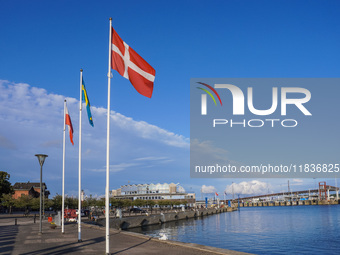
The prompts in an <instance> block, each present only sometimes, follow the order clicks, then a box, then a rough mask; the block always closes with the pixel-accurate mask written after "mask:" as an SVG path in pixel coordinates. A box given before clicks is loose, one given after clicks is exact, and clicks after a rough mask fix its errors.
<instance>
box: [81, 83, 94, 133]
mask: <svg viewBox="0 0 340 255" xmlns="http://www.w3.org/2000/svg"><path fill="white" fill-rule="evenodd" d="M81 82H82V91H83V100H84V101H85V104H86V110H87V116H88V117H89V122H90V125H91V126H92V127H93V120H92V114H91V109H90V107H91V105H90V100H89V98H88V96H87V91H86V88H85V82H84V79H82V81H81Z"/></svg>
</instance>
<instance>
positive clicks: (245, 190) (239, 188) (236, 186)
mask: <svg viewBox="0 0 340 255" xmlns="http://www.w3.org/2000/svg"><path fill="white" fill-rule="evenodd" d="M270 188H271V186H270V185H269V184H267V183H265V182H261V181H258V180H252V181H248V182H240V183H233V184H231V185H228V186H227V187H226V188H225V192H226V193H227V194H228V195H229V194H233V193H234V194H242V195H257V194H267V193H268V189H270Z"/></svg>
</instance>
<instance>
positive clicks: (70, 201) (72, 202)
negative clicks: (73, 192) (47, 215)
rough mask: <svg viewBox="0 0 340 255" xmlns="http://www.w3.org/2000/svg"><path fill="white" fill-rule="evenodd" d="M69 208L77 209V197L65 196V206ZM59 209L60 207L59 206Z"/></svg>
mask: <svg viewBox="0 0 340 255" xmlns="http://www.w3.org/2000/svg"><path fill="white" fill-rule="evenodd" d="M66 207H68V208H69V209H77V208H78V199H77V198H73V197H65V208H66ZM60 209H61V207H60Z"/></svg>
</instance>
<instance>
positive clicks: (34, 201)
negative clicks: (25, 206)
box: [30, 197, 46, 210]
mask: <svg viewBox="0 0 340 255" xmlns="http://www.w3.org/2000/svg"><path fill="white" fill-rule="evenodd" d="M30 207H31V208H32V209H33V210H39V209H40V198H39V197H36V198H32V200H31V201H30ZM45 208H46V207H45Z"/></svg>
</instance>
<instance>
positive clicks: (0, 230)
mask: <svg viewBox="0 0 340 255" xmlns="http://www.w3.org/2000/svg"><path fill="white" fill-rule="evenodd" d="M18 232H19V230H18V226H0V247H1V249H0V251H1V254H11V253H12V251H13V249H14V244H15V238H16V236H17V234H18Z"/></svg>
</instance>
